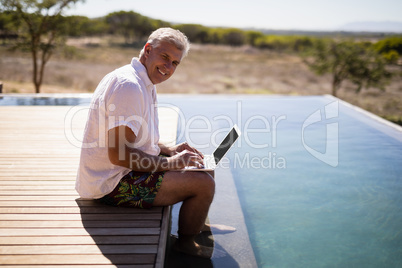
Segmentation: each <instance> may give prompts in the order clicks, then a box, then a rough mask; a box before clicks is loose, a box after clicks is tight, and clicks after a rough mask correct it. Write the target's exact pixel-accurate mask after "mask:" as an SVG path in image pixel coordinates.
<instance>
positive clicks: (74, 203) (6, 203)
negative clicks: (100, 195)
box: [0, 199, 162, 213]
mask: <svg viewBox="0 0 402 268" xmlns="http://www.w3.org/2000/svg"><path fill="white" fill-rule="evenodd" d="M77 206H79V208H83V207H91V208H93V209H96V208H103V209H105V211H107V210H108V209H110V208H112V209H113V210H115V211H120V212H121V213H123V212H124V213H161V212H162V208H161V207H153V208H151V209H139V208H123V207H112V206H107V205H104V204H102V203H100V202H97V201H94V200H79V199H77V200H72V201H57V202H49V201H26V200H23V201H21V200H14V201H8V200H7V201H2V200H0V207H74V208H77Z"/></svg>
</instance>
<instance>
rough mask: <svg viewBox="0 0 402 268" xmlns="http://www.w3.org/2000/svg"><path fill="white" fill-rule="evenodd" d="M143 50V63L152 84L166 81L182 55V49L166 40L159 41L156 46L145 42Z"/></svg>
mask: <svg viewBox="0 0 402 268" xmlns="http://www.w3.org/2000/svg"><path fill="white" fill-rule="evenodd" d="M144 52H145V53H144V57H145V60H144V62H143V64H144V65H145V68H146V69H147V73H148V76H149V79H150V80H151V81H152V83H153V84H154V85H156V84H159V83H162V82H163V81H166V80H167V79H169V78H170V77H171V76H172V75H173V73H174V71H175V70H176V67H177V66H178V65H179V64H180V60H181V58H182V55H183V51H181V50H179V49H178V48H177V47H176V46H175V45H173V44H171V43H168V42H160V44H159V46H157V47H152V46H151V45H150V44H147V45H146V47H145V51H144Z"/></svg>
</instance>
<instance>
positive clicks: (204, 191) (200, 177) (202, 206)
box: [154, 172, 215, 258]
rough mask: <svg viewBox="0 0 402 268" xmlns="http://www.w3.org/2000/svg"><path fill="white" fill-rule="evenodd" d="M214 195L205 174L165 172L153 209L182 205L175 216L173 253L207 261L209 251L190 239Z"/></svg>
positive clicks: (210, 177)
mask: <svg viewBox="0 0 402 268" xmlns="http://www.w3.org/2000/svg"><path fill="white" fill-rule="evenodd" d="M214 193H215V182H214V180H213V177H212V176H211V175H210V174H207V173H205V172H166V173H165V176H164V178H163V182H162V186H161V188H160V189H159V191H158V194H157V195H156V198H155V200H154V205H155V206H166V205H173V204H176V203H178V202H180V201H183V204H182V206H181V209H180V214H179V239H178V242H177V243H176V245H175V249H176V250H178V251H181V252H184V253H187V254H190V255H194V256H199V257H204V258H210V257H211V256H212V252H213V249H212V248H208V247H204V246H201V245H199V244H197V243H196V242H195V241H194V239H195V236H196V235H198V234H199V233H200V231H201V229H202V228H203V227H204V225H205V219H206V217H207V215H208V210H209V206H210V205H211V202H212V200H213V197H214Z"/></svg>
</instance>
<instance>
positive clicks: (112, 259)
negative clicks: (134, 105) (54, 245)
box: [0, 253, 155, 266]
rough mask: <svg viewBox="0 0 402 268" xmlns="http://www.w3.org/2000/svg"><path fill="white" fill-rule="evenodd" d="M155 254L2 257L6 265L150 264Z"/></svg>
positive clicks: (0, 257)
mask: <svg viewBox="0 0 402 268" xmlns="http://www.w3.org/2000/svg"><path fill="white" fill-rule="evenodd" d="M154 261H155V254H107V255H104V254H98V255H91V254H85V253H82V254H80V255H78V254H77V255H0V263H1V264H5V265H46V264H50V265H76V264H80V265H82V264H88V265H91V266H92V265H99V264H114V265H120V264H150V263H154Z"/></svg>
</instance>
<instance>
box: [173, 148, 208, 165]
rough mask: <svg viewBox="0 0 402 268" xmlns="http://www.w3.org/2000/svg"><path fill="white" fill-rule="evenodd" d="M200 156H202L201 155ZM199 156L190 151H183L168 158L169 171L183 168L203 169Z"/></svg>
mask: <svg viewBox="0 0 402 268" xmlns="http://www.w3.org/2000/svg"><path fill="white" fill-rule="evenodd" d="M201 155H202V154H201ZM201 155H200V154H198V153H195V152H193V151H190V150H183V151H181V152H178V153H176V154H175V155H173V156H171V157H169V158H168V159H169V160H168V162H169V164H168V165H169V169H170V170H179V169H183V168H185V167H197V168H202V167H203V160H202V157H201Z"/></svg>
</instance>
